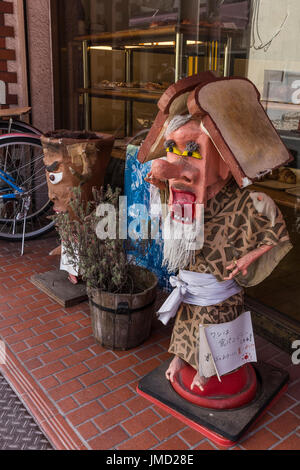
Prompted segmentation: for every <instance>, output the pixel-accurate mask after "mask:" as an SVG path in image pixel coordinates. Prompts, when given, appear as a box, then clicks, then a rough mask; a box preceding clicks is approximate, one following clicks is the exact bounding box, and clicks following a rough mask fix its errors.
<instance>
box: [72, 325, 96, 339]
mask: <svg viewBox="0 0 300 470" xmlns="http://www.w3.org/2000/svg"><path fill="white" fill-rule="evenodd" d="M74 334H75V336H76V337H77V338H78V339H83V338H88V337H90V336H91V335H92V327H91V326H88V327H85V328H83V327H82V326H81V325H78V329H77V331H75V332H74Z"/></svg>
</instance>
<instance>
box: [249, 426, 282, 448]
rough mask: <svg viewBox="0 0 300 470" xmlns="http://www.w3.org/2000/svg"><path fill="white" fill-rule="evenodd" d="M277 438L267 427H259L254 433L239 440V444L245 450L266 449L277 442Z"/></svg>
mask: <svg viewBox="0 0 300 470" xmlns="http://www.w3.org/2000/svg"><path fill="white" fill-rule="evenodd" d="M278 440H279V439H278V438H277V437H276V436H275V435H274V434H272V433H271V432H270V431H268V430H267V429H261V430H260V431H257V432H256V433H255V434H253V435H251V436H249V437H246V438H245V440H241V442H240V445H241V446H242V448H243V449H246V450H268V449H269V448H270V447H272V446H273V445H274V444H276V443H277V442H278Z"/></svg>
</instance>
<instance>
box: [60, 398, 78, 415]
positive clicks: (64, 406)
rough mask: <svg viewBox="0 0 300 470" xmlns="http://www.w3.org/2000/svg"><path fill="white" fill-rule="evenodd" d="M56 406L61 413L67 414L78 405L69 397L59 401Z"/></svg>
mask: <svg viewBox="0 0 300 470" xmlns="http://www.w3.org/2000/svg"><path fill="white" fill-rule="evenodd" d="M57 405H58V406H59V408H60V409H61V410H62V412H63V413H68V412H69V411H72V410H74V409H75V408H78V403H76V401H75V400H74V399H73V398H71V397H68V398H64V399H63V400H61V401H59V402H58V403H57Z"/></svg>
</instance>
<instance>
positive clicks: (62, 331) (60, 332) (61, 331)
mask: <svg viewBox="0 0 300 470" xmlns="http://www.w3.org/2000/svg"><path fill="white" fill-rule="evenodd" d="M78 329H80V325H77V323H69V324H68V325H65V326H62V327H61V328H56V330H55V334H56V335H57V336H58V337H61V336H66V335H67V334H68V333H73V332H75V331H76V330H78Z"/></svg>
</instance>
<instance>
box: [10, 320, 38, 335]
mask: <svg viewBox="0 0 300 470" xmlns="http://www.w3.org/2000/svg"><path fill="white" fill-rule="evenodd" d="M40 324H41V322H40V320H39V319H38V318H31V319H30V320H27V321H24V320H23V321H20V320H19V321H18V322H17V324H16V325H14V330H15V331H16V332H19V331H23V330H26V329H29V328H33V327H36V326H38V325H40Z"/></svg>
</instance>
